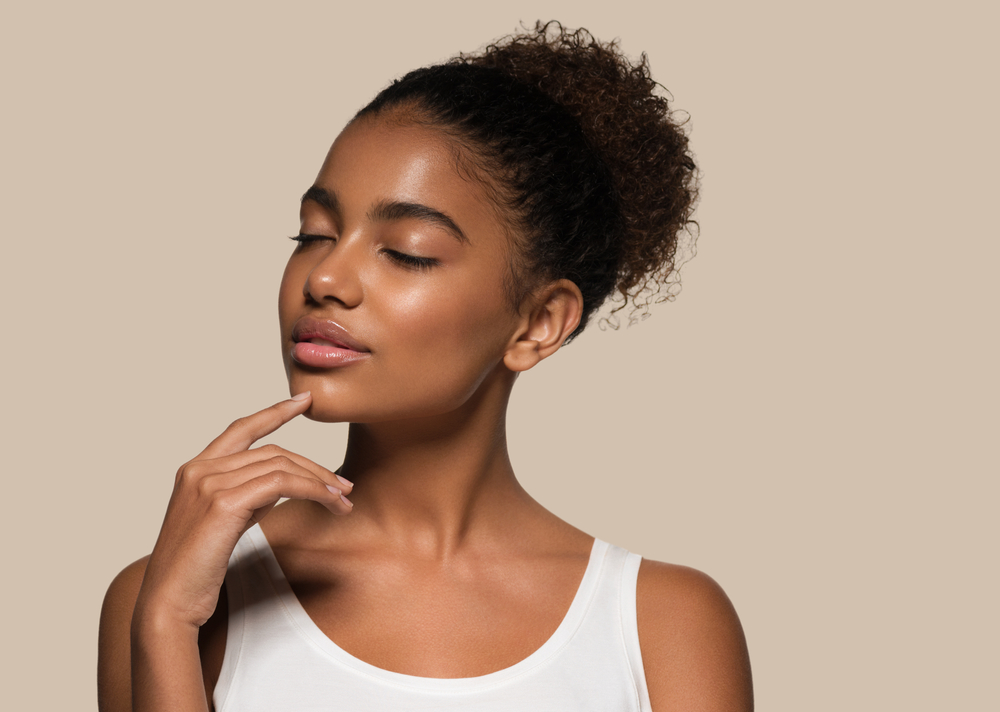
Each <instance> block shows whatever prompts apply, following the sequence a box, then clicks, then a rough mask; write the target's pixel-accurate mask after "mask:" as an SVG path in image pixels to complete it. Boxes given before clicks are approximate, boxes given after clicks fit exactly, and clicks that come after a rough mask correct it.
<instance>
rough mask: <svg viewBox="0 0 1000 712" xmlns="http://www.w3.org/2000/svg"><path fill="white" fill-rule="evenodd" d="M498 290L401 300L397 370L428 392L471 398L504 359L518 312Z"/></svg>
mask: <svg viewBox="0 0 1000 712" xmlns="http://www.w3.org/2000/svg"><path fill="white" fill-rule="evenodd" d="M490 291H492V290H489V291H488V290H483V289H479V290H476V289H469V290H449V292H448V293H440V294H436V293H434V294H430V295H416V294H414V295H409V296H407V297H406V298H403V299H401V300H400V301H398V302H397V303H396V305H395V310H394V318H393V331H394V333H395V334H396V336H397V337H398V339H399V340H398V342H397V344H398V345H399V346H403V344H405V348H401V349H399V350H396V351H395V352H394V353H393V354H392V356H395V357H403V358H393V359H392V360H393V364H392V370H393V372H394V374H395V375H398V376H399V377H401V378H403V377H405V378H409V379H413V382H414V386H415V387H419V390H420V391H422V392H424V393H425V394H426V393H428V392H429V391H437V392H439V393H440V394H441V395H442V396H445V397H446V398H448V399H464V398H467V397H468V396H469V395H470V394H471V391H472V390H474V389H475V387H476V386H478V385H479V383H480V382H481V381H482V379H483V378H484V377H485V376H486V375H487V374H488V373H489V372H490V371H491V370H492V369H493V368H495V367H496V365H497V364H498V363H499V362H500V361H501V360H502V358H503V354H504V350H505V348H506V345H507V343H508V341H509V339H510V336H511V334H512V333H513V330H514V327H515V323H514V321H513V318H514V317H513V315H512V314H510V312H509V310H508V309H507V308H506V304H505V302H504V301H503V300H502V299H499V300H498V299H495V298H494V295H492V294H491V293H490Z"/></svg>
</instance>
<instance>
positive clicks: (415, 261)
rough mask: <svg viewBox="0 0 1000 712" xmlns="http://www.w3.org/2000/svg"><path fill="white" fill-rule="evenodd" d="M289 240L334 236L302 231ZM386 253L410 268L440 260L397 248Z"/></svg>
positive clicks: (313, 240)
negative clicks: (411, 253) (399, 250)
mask: <svg viewBox="0 0 1000 712" xmlns="http://www.w3.org/2000/svg"><path fill="white" fill-rule="evenodd" d="M288 239H289V240H294V241H295V242H297V243H299V244H300V245H306V244H309V243H311V242H319V241H320V240H333V239H334V238H332V237H328V236H326V235H308V234H303V233H300V234H298V235H291V236H290V237H289V238H288ZM382 252H384V253H385V254H386V255H388V256H389V258H390V259H392V260H393V261H395V262H396V263H397V264H399V265H401V266H403V267H407V268H409V269H419V270H424V269H430V268H431V267H436V266H437V265H438V261H437V260H436V259H434V258H433V257H417V256H416V255H408V254H406V253H405V252H397V251H396V250H389V249H383V250H382Z"/></svg>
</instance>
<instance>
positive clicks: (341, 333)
mask: <svg viewBox="0 0 1000 712" xmlns="http://www.w3.org/2000/svg"><path fill="white" fill-rule="evenodd" d="M310 339H324V340H326V341H329V342H331V343H333V344H335V345H337V346H341V347H343V348H345V349H350V350H351V351H362V352H367V351H368V348H367V347H366V346H365V345H364V344H362V343H361V342H360V341H358V340H357V339H355V338H354V337H353V336H351V334H350V332H348V331H347V329H345V328H344V327H342V326H341V325H340V324H338V323H337V322H335V321H330V320H329V319H316V318H314V317H311V316H304V317H302V318H301V319H299V320H298V321H297V322H295V326H293V327H292V341H294V342H296V343H298V342H300V341H309V340H310Z"/></svg>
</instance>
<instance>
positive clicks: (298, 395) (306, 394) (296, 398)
mask: <svg viewBox="0 0 1000 712" xmlns="http://www.w3.org/2000/svg"><path fill="white" fill-rule="evenodd" d="M308 397H309V391H302V392H301V393H296V394H295V395H294V396H292V400H293V401H304V400H305V399H306V398H308Z"/></svg>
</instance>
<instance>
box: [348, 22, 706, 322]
mask: <svg viewBox="0 0 1000 712" xmlns="http://www.w3.org/2000/svg"><path fill="white" fill-rule="evenodd" d="M396 108H405V109H406V112H405V115H403V116H400V120H403V121H410V122H416V123H420V124H425V125H429V126H433V127H435V128H438V129H440V130H442V131H444V132H445V133H446V134H448V135H449V136H450V137H451V138H452V139H453V140H454V141H455V142H456V145H457V147H459V148H460V155H461V156H462V158H463V159H464V161H465V163H466V164H467V167H468V168H469V169H470V170H472V171H473V172H474V173H475V174H477V175H478V176H479V177H480V178H481V179H482V182H483V183H484V185H486V186H487V188H488V189H489V190H490V191H491V195H492V197H493V199H494V201H495V202H496V203H497V205H498V206H499V207H500V208H501V214H502V215H504V216H506V218H507V223H508V225H509V226H510V227H511V228H513V229H512V230H511V234H512V235H513V236H514V238H515V245H516V247H515V249H514V250H512V256H511V269H510V274H509V275H508V284H507V286H508V290H507V291H508V296H509V298H510V301H511V304H512V306H514V307H516V306H517V305H519V304H520V302H521V300H522V299H523V298H524V296H525V295H526V294H528V293H529V292H530V291H531V289H532V288H533V287H534V286H535V285H537V284H538V283H539V281H541V280H548V279H559V278H566V279H569V280H571V281H573V282H574V283H575V284H576V285H577V286H578V287H579V288H580V291H581V293H582V294H583V301H584V304H583V316H582V318H581V322H580V325H579V326H578V327H577V329H576V331H574V332H573V334H572V336H576V335H577V334H579V332H580V331H582V330H583V328H584V327H585V326H586V324H587V322H588V321H589V319H590V317H591V316H592V315H593V314H594V313H595V312H596V311H597V309H598V308H599V307H600V306H601V305H602V304H603V303H604V302H605V301H606V300H607V299H608V298H609V297H611V296H612V295H616V296H617V297H618V298H619V300H620V304H618V306H617V307H616V309H615V311H617V310H618V309H621V308H622V307H624V306H625V305H626V304H628V303H629V302H630V301H631V303H632V305H633V312H632V316H633V319H634V318H635V314H637V313H638V314H640V315H642V316H645V315H646V314H647V313H648V305H649V303H650V302H651V301H661V300H663V299H672V298H673V296H674V295H675V293H676V287H677V286H678V283H679V280H678V278H677V277H676V267H677V263H678V259H677V255H678V238H679V236H680V235H681V234H682V233H684V232H685V231H686V232H687V234H688V235H690V236H691V238H692V243H691V244H692V245H693V239H694V232H693V230H692V228H693V227H694V226H696V223H694V221H692V220H691V216H692V213H693V211H694V206H695V204H696V202H697V196H698V174H697V167H696V165H695V162H694V159H693V158H692V156H691V153H690V151H689V149H688V138H687V134H686V133H685V131H684V129H683V125H684V121H681V120H678V119H677V117H676V116H675V112H673V111H672V110H671V109H670V107H669V104H668V99H667V97H666V96H664V95H663V92H662V87H661V85H659V84H658V83H657V82H655V81H654V80H653V79H652V78H651V77H650V73H649V64H648V60H647V58H646V55H645V54H643V55H641V57H640V58H639V60H638V61H637V62H633V61H631V60H630V59H629V58H627V57H625V56H624V55H623V54H622V53H621V51H620V50H619V47H618V43H617V41H613V42H601V41H599V40H596V39H595V38H594V37H593V36H592V35H591V34H590V33H589V32H588V31H587V30H585V29H578V30H568V29H566V28H564V27H563V26H562V25H561V24H560V23H558V22H548V23H542V22H538V23H536V25H535V27H534V30H526V31H525V32H522V33H518V34H514V35H510V36H507V37H504V38H502V39H500V40H498V41H496V42H494V43H493V44H490V45H488V46H487V47H486V48H485V49H484V50H482V51H481V52H478V53H474V54H464V53H463V54H460V55H458V56H457V57H455V58H454V59H452V60H450V61H448V62H446V63H444V64H440V65H435V66H431V67H425V68H422V69H417V70H414V71H412V72H410V73H408V74H406V75H405V76H403V77H402V78H401V79H397V80H396V81H394V82H393V83H392V84H390V85H389V86H388V87H386V88H385V89H383V90H382V91H381V92H380V93H379V94H378V95H377V96H376V97H375V99H373V100H372V101H371V103H369V104H368V105H367V106H366V107H364V108H363V109H361V111H359V112H358V114H357V115H356V116H355V120H357V119H358V118H361V117H363V116H368V115H378V114H381V113H383V112H387V111H388V110H390V109H396Z"/></svg>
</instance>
